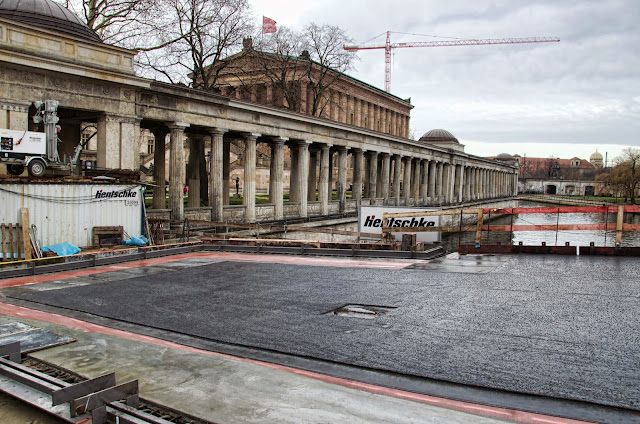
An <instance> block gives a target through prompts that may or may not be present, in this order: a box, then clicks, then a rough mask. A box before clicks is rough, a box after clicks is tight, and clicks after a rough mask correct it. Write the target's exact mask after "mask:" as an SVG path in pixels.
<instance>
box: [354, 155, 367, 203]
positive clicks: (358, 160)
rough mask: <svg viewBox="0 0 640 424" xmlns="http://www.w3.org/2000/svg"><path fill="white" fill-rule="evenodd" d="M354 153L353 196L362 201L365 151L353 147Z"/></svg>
mask: <svg viewBox="0 0 640 424" xmlns="http://www.w3.org/2000/svg"><path fill="white" fill-rule="evenodd" d="M352 151H353V155H352V160H353V184H352V189H351V190H352V191H351V197H352V198H353V199H355V200H356V202H358V205H359V204H360V202H361V201H362V165H363V161H364V153H363V151H362V149H352Z"/></svg>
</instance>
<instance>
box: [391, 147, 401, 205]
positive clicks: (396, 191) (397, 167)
mask: <svg viewBox="0 0 640 424" xmlns="http://www.w3.org/2000/svg"><path fill="white" fill-rule="evenodd" d="M401 171H402V156H400V155H393V197H394V198H395V199H396V206H398V205H399V204H400V175H401Z"/></svg>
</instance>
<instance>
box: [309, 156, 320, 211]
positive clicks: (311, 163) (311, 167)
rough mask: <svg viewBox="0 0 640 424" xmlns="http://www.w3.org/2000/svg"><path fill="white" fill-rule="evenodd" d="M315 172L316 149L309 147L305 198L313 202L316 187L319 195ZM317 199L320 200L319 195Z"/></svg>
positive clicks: (316, 166) (316, 170) (316, 165)
mask: <svg viewBox="0 0 640 424" xmlns="http://www.w3.org/2000/svg"><path fill="white" fill-rule="evenodd" d="M317 174H318V151H317V150H316V149H313V150H311V149H309V182H308V185H307V200H308V201H310V202H315V200H316V188H317V189H318V195H319V196H320V194H319V193H320V189H319V186H318V180H317ZM319 200H322V196H320V198H319Z"/></svg>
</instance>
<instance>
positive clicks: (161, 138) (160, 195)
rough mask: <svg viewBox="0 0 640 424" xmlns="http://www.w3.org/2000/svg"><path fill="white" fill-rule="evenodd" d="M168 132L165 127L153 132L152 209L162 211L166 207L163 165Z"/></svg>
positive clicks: (164, 165)
mask: <svg viewBox="0 0 640 424" xmlns="http://www.w3.org/2000/svg"><path fill="white" fill-rule="evenodd" d="M167 134H169V130H168V129H167V128H165V127H161V128H156V129H154V130H153V136H154V137H155V146H154V150H153V181H154V187H153V209H164V208H166V207H167V200H166V190H165V186H166V184H167V183H166V180H167V177H166V175H165V172H166V169H165V168H166V164H165V151H166V139H167Z"/></svg>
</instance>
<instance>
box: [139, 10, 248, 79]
mask: <svg viewBox="0 0 640 424" xmlns="http://www.w3.org/2000/svg"><path fill="white" fill-rule="evenodd" d="M164 4H165V7H166V10H167V12H168V13H171V14H172V15H174V17H175V23H173V25H171V26H169V27H167V28H166V34H165V35H164V36H165V39H166V42H167V44H166V45H165V46H162V48H160V49H153V50H145V52H150V51H153V52H154V54H148V55H145V56H143V58H150V59H153V60H147V61H146V62H141V63H144V65H145V66H146V67H147V68H148V69H152V70H153V71H155V72H158V73H160V74H162V75H164V76H165V77H166V78H167V79H168V80H169V81H170V82H174V83H177V82H182V83H185V84H187V85H192V86H193V87H194V88H200V89H204V90H210V89H212V88H213V87H214V86H215V84H216V81H217V77H218V74H219V73H220V72H221V71H222V69H224V67H225V62H224V61H222V59H223V58H224V57H226V56H229V55H231V54H233V53H235V52H237V51H239V50H240V48H241V46H242V39H243V37H244V36H246V35H247V34H251V32H252V31H253V26H252V22H251V16H250V13H249V12H250V7H249V3H248V1H247V0H164ZM185 77H187V78H188V79H187V78H185Z"/></svg>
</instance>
